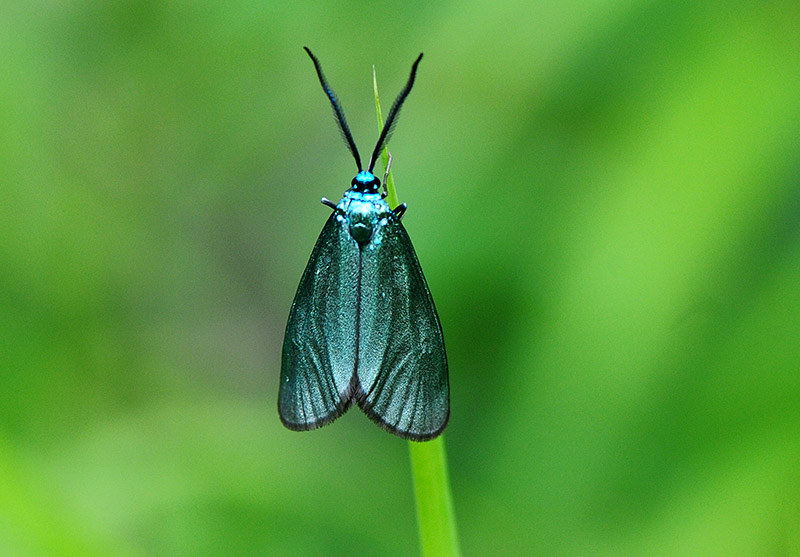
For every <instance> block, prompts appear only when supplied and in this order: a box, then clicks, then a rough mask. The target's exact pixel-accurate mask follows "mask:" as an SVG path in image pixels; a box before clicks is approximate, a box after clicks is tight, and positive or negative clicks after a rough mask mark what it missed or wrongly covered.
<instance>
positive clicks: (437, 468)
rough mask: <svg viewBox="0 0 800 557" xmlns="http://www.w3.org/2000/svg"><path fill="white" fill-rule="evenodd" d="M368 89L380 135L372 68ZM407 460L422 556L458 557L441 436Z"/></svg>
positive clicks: (412, 449)
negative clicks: (373, 100)
mask: <svg viewBox="0 0 800 557" xmlns="http://www.w3.org/2000/svg"><path fill="white" fill-rule="evenodd" d="M372 87H373V89H374V91H375V109H376V111H377V114H378V133H380V132H381V131H383V115H382V114H381V101H380V98H379V96H378V79H377V77H376V75H375V66H373V67H372ZM382 156H383V166H384V169H385V168H386V165H387V164H388V163H389V150H388V149H387V148H386V147H384V148H383V153H382ZM386 192H387V198H386V201H387V203H389V207H392V208H394V207H397V206H398V205H399V201H398V198H397V191H396V190H395V187H394V179H393V178H392V173H391V171H389V174H388V175H387V177H386ZM408 450H409V456H410V458H411V475H412V479H413V481H414V495H415V500H416V505H417V528H418V529H419V543H420V548H421V550H422V554H423V555H427V556H436V557H438V556H454V557H457V556H459V555H461V550H460V548H459V545H458V530H457V528H456V518H455V513H454V512H453V497H452V495H451V493H450V478H449V476H448V473H447V454H446V452H445V448H444V435H440V436H439V437H437V438H436V439H432V440H431V441H426V442H422V443H418V442H415V441H409V442H408Z"/></svg>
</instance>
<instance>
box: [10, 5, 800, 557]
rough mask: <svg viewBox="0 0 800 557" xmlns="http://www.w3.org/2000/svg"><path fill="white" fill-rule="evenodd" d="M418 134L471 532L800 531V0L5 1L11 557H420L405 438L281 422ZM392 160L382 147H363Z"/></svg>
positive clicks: (651, 536)
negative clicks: (383, 134)
mask: <svg viewBox="0 0 800 557" xmlns="http://www.w3.org/2000/svg"><path fill="white" fill-rule="evenodd" d="M303 45H307V46H309V47H310V48H311V49H312V50H313V51H314V52H315V53H316V54H317V55H318V56H319V58H320V60H321V62H322V64H323V67H324V68H325V70H326V73H327V76H328V78H329V79H330V81H331V83H332V85H333V87H334V88H335V89H336V91H337V92H338V93H339V95H340V97H341V99H342V103H343V105H344V108H345V111H346V113H347V115H348V118H349V121H350V124H351V127H352V128H353V133H354V136H355V138H356V141H357V143H358V144H359V145H360V147H361V151H362V153H369V151H370V150H371V149H372V146H373V145H374V141H375V139H376V137H377V125H376V121H375V113H374V110H375V109H374V102H373V97H372V83H371V79H372V74H371V72H372V65H373V64H375V66H376V69H377V72H378V79H379V83H380V86H381V91H382V98H383V100H384V104H386V105H388V104H389V102H390V101H391V99H393V98H394V96H395V95H396V94H397V92H399V90H400V88H401V87H402V85H403V83H404V82H405V79H406V78H407V76H408V71H409V68H410V65H411V63H412V62H413V60H414V58H415V57H416V56H417V54H418V53H419V52H420V51H424V52H425V58H424V60H423V62H422V64H421V66H420V72H419V75H418V80H417V84H416V86H415V89H414V91H413V93H412V94H411V96H410V97H409V99H408V102H407V103H406V105H405V108H404V110H403V114H402V117H401V118H400V123H399V125H398V127H397V130H396V133H395V135H394V138H393V140H392V143H391V145H390V147H391V150H392V154H393V156H394V163H393V170H394V173H395V178H396V180H397V186H398V194H399V197H400V199H401V201H405V202H407V203H408V205H409V210H408V213H407V214H406V217H405V219H404V223H405V224H406V227H407V229H408V230H409V233H410V235H411V237H412V239H413V240H414V244H415V247H416V250H417V253H418V255H419V257H420V260H421V262H422V265H423V267H424V269H425V273H426V276H427V278H428V282H429V284H430V287H431V290H432V292H433V294H434V297H435V299H436V302H437V305H438V309H439V314H440V316H441V321H442V324H443V327H444V331H445V337H446V340H447V345H448V355H449V360H450V366H451V371H450V375H451V388H452V418H451V422H450V426H449V429H448V430H447V435H446V438H447V448H448V452H449V458H450V473H451V479H452V486H453V498H454V503H455V508H456V513H457V519H458V523H459V529H460V535H461V543H462V546H463V549H464V553H465V554H466V555H490V554H493V555H526V554H542V555H798V554H800V371H799V370H800V4H798V3H797V2H796V0H791V1H785V2H764V3H750V2H663V1H650V2H642V1H639V2H619V1H618V2H602V1H601V2H586V1H577V2H563V1H562V2H552V1H548V2H536V3H534V2H493V3H481V2H440V3H431V4H429V5H426V6H425V7H422V6H411V5H409V4H406V3H401V2H381V3H368V2H350V3H347V4H336V3H327V2H315V3H305V2H304V3H285V4H283V3H259V2H240V1H233V2H225V3H223V2H185V1H184V2H180V1H173V2H157V1H143V0H140V1H136V0H128V1H115V2H96V1H95V2H92V1H78V2H47V1H45V2H38V3H27V2H20V3H13V2H3V3H2V6H0V187H1V189H0V193H1V194H2V195H1V196H0V371H1V372H0V554H3V555H62V554H69V555H201V554H205V555H212V554H218V555H221V554H231V555H237V554H238V555H247V554H261V555H290V554H294V555H348V554H353V553H354V552H355V553H359V554H365V555H413V554H415V553H416V552H417V551H418V543H417V534H416V529H415V518H414V506H413V505H414V504H413V497H412V488H411V480H410V477H409V465H408V455H407V452H408V448H407V444H406V443H405V442H404V441H402V440H400V439H398V438H395V437H393V436H391V435H388V434H386V433H385V432H383V431H381V430H380V429H379V428H377V427H375V425H374V424H372V423H371V422H370V421H369V420H368V419H367V418H366V417H365V416H364V415H363V414H361V413H360V412H358V411H357V410H353V411H351V412H349V413H348V414H347V415H345V416H344V417H343V418H341V419H340V420H338V421H337V422H336V423H334V424H333V425H331V426H328V427H325V428H322V429H320V430H317V431H314V432H309V433H294V432H290V431H288V430H285V429H284V428H283V427H282V426H281V424H280V422H279V420H278V417H277V411H276V397H277V391H278V374H279V365H280V363H279V362H280V347H281V342H282V337H283V328H284V326H285V323H286V317H287V315H288V312H289V306H290V304H291V301H292V297H293V295H294V292H295V288H296V287H297V283H298V281H299V279H300V275H301V273H302V271H303V268H304V266H305V264H306V261H307V258H308V255H309V254H310V252H311V248H312V246H313V244H314V241H315V239H316V236H317V234H318V233H319V231H320V229H321V228H322V224H323V223H324V221H325V219H326V218H327V215H328V213H329V210H328V209H327V208H325V207H323V206H322V205H320V203H319V198H320V197H322V196H326V197H329V198H331V199H338V198H339V196H340V195H341V193H342V192H343V191H344V190H345V189H346V188H347V187H348V186H349V182H350V180H351V178H352V177H353V175H354V174H355V168H354V165H353V161H352V158H351V157H350V155H349V153H348V152H347V149H346V147H345V145H344V144H343V143H342V141H341V140H340V139H339V137H337V135H338V134H337V130H336V127H335V123H334V121H333V119H332V118H331V115H330V107H329V106H328V104H327V101H326V100H325V97H324V95H323V94H322V92H321V90H320V87H319V84H318V82H317V79H316V76H315V74H314V70H313V66H312V64H311V62H310V60H308V58H307V56H306V54H305V53H304V52H303V50H302V48H301V47H302V46H303ZM364 156H367V155H366V154H364Z"/></svg>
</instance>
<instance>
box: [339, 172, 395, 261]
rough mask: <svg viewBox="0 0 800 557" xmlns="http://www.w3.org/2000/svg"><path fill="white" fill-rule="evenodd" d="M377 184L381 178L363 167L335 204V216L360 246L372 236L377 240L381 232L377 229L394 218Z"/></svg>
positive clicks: (371, 239)
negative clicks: (378, 233)
mask: <svg viewBox="0 0 800 557" xmlns="http://www.w3.org/2000/svg"><path fill="white" fill-rule="evenodd" d="M380 185H381V183H380V180H378V179H377V178H376V177H375V176H374V175H373V174H372V173H371V172H368V171H366V170H362V171H361V172H359V173H358V175H357V176H356V177H355V178H353V182H352V187H351V188H350V189H349V190H347V191H346V192H344V197H342V200H341V201H340V202H339V204H338V205H337V206H336V210H337V216H336V218H337V219H338V220H339V222H342V223H343V224H347V227H348V231H349V232H350V236H351V237H352V238H353V240H355V241H356V242H357V243H358V244H359V246H362V247H363V246H365V245H367V244H369V243H370V241H373V240H374V241H375V243H380V235H376V233H377V232H378V231H379V229H380V228H382V227H383V226H385V225H386V223H387V222H389V219H392V218H394V214H393V213H392V211H391V210H390V209H389V204H388V203H386V201H385V200H384V199H383V197H382V196H381V194H380Z"/></svg>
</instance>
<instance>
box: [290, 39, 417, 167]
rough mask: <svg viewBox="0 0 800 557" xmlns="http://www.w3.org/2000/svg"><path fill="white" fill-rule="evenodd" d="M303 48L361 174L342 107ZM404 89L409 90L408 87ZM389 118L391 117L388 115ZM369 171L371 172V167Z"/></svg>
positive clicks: (309, 53) (323, 75)
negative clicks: (315, 71) (314, 69)
mask: <svg viewBox="0 0 800 557" xmlns="http://www.w3.org/2000/svg"><path fill="white" fill-rule="evenodd" d="M303 48H304V49H306V52H308V55H309V56H310V57H311V61H312V62H314V67H315V68H316V69H317V77H319V82H320V84H322V90H323V91H325V94H326V95H327V96H328V99H329V100H330V101H331V106H333V114H334V116H336V122H337V123H338V124H339V131H340V132H341V133H342V137H344V140H345V142H346V143H347V146H348V147H349V148H350V152H351V153H353V158H355V159H356V166H358V171H359V172H361V171H362V170H364V168H363V167H362V166H361V157H360V156H359V154H358V148H357V147H356V142H355V141H353V134H351V133H350V126H348V125H347V119H346V118H345V117H344V111H343V110H342V107H341V106H339V101H338V100H337V99H336V93H334V92H333V89H331V86H330V85H328V80H327V79H325V74H324V73H322V67H321V66H320V65H319V60H317V57H316V56H314V55H313V54H312V53H311V51H310V50H309V49H308V47H307V46H304V47H303ZM417 62H419V60H417ZM412 78H413V76H412ZM412 81H413V79H412ZM406 87H407V88H409V89H410V87H408V86H406ZM406 94H408V92H406ZM395 104H397V101H395ZM392 112H394V106H393V107H392ZM389 117H390V118H391V117H392V115H391V114H390V115H389ZM370 170H372V167H371V166H370Z"/></svg>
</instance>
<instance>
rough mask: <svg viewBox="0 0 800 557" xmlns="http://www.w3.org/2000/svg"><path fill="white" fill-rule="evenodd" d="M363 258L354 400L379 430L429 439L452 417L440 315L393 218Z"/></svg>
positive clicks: (363, 250) (365, 248) (402, 230)
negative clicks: (384, 429) (380, 427)
mask: <svg viewBox="0 0 800 557" xmlns="http://www.w3.org/2000/svg"><path fill="white" fill-rule="evenodd" d="M360 254H361V259H360V263H361V304H360V308H359V311H360V312H361V313H360V327H359V337H358V338H359V342H358V370H357V375H358V379H359V391H358V392H357V397H356V400H357V402H358V404H359V405H360V406H361V407H362V409H363V410H364V411H365V412H366V413H367V415H369V416H370V418H372V419H373V420H374V421H375V422H377V423H378V424H380V425H381V426H382V427H384V428H386V429H388V430H390V431H392V432H393V433H396V434H397V435H400V436H402V437H407V438H410V439H417V440H423V439H430V438H432V437H435V436H436V435H438V434H439V433H441V431H442V430H443V429H444V427H445V426H446V425H447V420H448V417H449V412H450V396H449V384H448V377H447V357H446V355H445V349H444V339H443V336H442V329H441V325H440V324H439V317H438V315H437V313H436V308H435V306H434V304H433V299H432V297H431V294H430V291H429V290H428V285H427V283H426V282H425V277H424V276H423V274H422V269H421V268H420V265H419V261H418V260H417V256H416V254H415V253H414V248H413V246H412V245H411V240H410V239H409V237H408V234H407V233H406V231H405V228H404V227H403V225H402V224H401V223H400V222H399V221H398V220H397V219H395V218H389V219H388V222H387V223H386V224H385V225H383V226H381V227H380V228H378V229H377V230H376V231H375V233H374V236H373V239H372V240H371V242H370V243H369V244H368V245H366V246H363V247H362V248H361V250H360Z"/></svg>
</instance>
